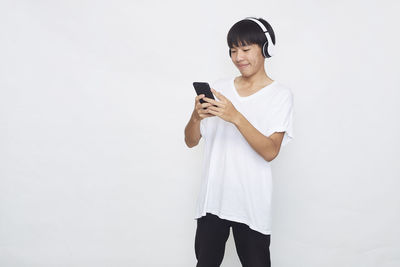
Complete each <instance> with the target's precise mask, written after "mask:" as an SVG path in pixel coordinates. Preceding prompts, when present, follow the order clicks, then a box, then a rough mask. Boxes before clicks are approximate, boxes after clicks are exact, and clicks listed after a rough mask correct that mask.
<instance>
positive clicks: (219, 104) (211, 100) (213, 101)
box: [203, 97, 224, 107]
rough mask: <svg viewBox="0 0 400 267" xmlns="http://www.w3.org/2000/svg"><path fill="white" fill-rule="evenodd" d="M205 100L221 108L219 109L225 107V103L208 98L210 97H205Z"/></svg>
mask: <svg viewBox="0 0 400 267" xmlns="http://www.w3.org/2000/svg"><path fill="white" fill-rule="evenodd" d="M203 100H204V101H207V102H208V103H211V104H214V105H217V106H219V107H223V106H224V103H221V102H218V101H215V100H214V99H211V98H208V97H204V98H203Z"/></svg>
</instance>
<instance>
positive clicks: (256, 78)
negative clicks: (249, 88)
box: [240, 68, 273, 85]
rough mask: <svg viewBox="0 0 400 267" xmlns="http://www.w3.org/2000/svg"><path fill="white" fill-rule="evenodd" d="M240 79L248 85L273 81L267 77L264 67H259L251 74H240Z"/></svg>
mask: <svg viewBox="0 0 400 267" xmlns="http://www.w3.org/2000/svg"><path fill="white" fill-rule="evenodd" d="M240 80H241V81H242V82H243V83H246V84H248V85H257V84H268V83H271V82H272V81H273V80H272V79H271V78H270V77H268V75H267V73H266V72H265V69H264V68H261V69H260V71H258V72H257V73H255V74H253V75H251V76H243V75H242V76H240Z"/></svg>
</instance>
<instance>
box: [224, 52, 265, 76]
mask: <svg viewBox="0 0 400 267" xmlns="http://www.w3.org/2000/svg"><path fill="white" fill-rule="evenodd" d="M231 59H232V62H233V64H235V66H236V67H237V68H238V70H239V71H240V73H241V74H242V76H244V77H248V76H252V75H254V74H255V73H257V72H258V71H260V70H261V69H262V68H263V67H264V60H265V58H264V56H263V55H262V52H261V48H260V47H259V46H258V45H257V44H252V45H241V46H233V47H232V48H231Z"/></svg>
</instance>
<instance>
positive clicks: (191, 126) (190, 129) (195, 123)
mask: <svg viewBox="0 0 400 267" xmlns="http://www.w3.org/2000/svg"><path fill="white" fill-rule="evenodd" d="M200 138H201V133H200V120H199V119H196V117H195V116H194V113H192V116H191V117H190V120H189V122H188V124H187V125H186V127H185V143H186V145H187V146H188V147H189V148H191V147H194V146H197V145H198V143H199V142H200Z"/></svg>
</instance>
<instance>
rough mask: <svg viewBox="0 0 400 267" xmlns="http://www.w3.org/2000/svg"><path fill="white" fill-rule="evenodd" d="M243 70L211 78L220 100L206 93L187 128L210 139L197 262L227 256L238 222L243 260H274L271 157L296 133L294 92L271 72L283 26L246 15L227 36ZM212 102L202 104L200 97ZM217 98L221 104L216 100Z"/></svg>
mask: <svg viewBox="0 0 400 267" xmlns="http://www.w3.org/2000/svg"><path fill="white" fill-rule="evenodd" d="M227 41H228V46H229V55H230V57H231V60H232V62H233V64H234V65H235V66H236V67H237V68H238V69H239V71H240V74H241V75H240V76H238V77H236V78H229V79H222V80H219V81H217V82H215V83H212V84H211V87H212V89H211V91H212V93H213V94H214V96H215V97H216V100H213V99H210V98H207V97H204V95H199V96H197V97H196V98H195V108H194V110H193V113H192V116H191V118H190V121H189V122H188V124H187V126H186V128H185V142H186V144H187V146H188V147H193V146H196V145H197V144H198V143H199V141H200V138H202V137H203V139H204V142H205V150H204V159H203V164H202V183H201V188H200V194H199V196H198V201H197V211H196V217H195V219H196V220H197V230H196V237H195V254H196V258H197V265H196V266H197V267H217V266H220V264H221V263H222V260H223V257H224V252H225V243H226V241H227V239H228V237H229V233H230V228H231V227H232V232H233V236H234V240H235V246H236V251H237V253H238V256H239V259H240V261H241V263H242V265H243V266H249V267H261V266H262V267H267V266H270V264H271V263H270V262H271V261H270V253H269V245H270V235H271V197H272V176H271V163H270V162H271V161H272V160H273V159H275V158H276V157H277V156H278V153H279V151H280V149H281V146H284V145H286V144H287V143H288V142H289V141H290V140H291V139H292V138H293V127H292V124H293V95H292V92H291V90H290V89H289V88H287V87H285V86H284V85H282V84H280V83H278V82H277V81H275V80H272V79H271V78H270V77H268V75H267V74H266V72H265V68H264V62H265V58H269V57H270V56H271V55H272V54H273V48H274V45H275V34H274V32H273V30H272V27H271V26H270V24H269V23H268V22H266V21H265V20H263V19H261V18H259V19H256V18H246V19H244V20H241V21H239V22H237V23H236V24H234V25H233V26H232V28H231V29H230V30H229V32H228V36H227ZM201 98H203V99H204V100H205V101H206V102H205V103H203V104H201V103H200V101H199V100H200V99H201ZM214 105H216V107H215V106H214Z"/></svg>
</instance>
